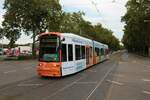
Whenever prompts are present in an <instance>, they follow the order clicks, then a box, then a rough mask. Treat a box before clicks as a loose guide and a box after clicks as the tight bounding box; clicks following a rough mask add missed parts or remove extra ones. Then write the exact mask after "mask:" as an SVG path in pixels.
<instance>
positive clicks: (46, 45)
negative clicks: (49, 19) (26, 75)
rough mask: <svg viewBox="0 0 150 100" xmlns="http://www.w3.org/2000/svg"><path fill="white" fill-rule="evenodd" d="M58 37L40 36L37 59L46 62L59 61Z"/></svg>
mask: <svg viewBox="0 0 150 100" xmlns="http://www.w3.org/2000/svg"><path fill="white" fill-rule="evenodd" d="M58 51H59V37H58V36H56V35H44V36H41V37H40V50H39V60H40V61H46V62H58V61H59V52H58Z"/></svg>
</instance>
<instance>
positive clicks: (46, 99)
mask: <svg viewBox="0 0 150 100" xmlns="http://www.w3.org/2000/svg"><path fill="white" fill-rule="evenodd" d="M82 78H84V77H81V78H79V79H77V80H75V81H74V82H72V83H70V84H68V85H66V86H65V87H63V88H61V89H59V90H58V91H56V92H54V93H52V94H51V95H49V96H47V97H46V98H44V99H43V100H48V99H49V98H50V97H52V96H55V95H57V94H58V93H59V92H62V91H64V90H65V89H67V88H69V87H71V86H72V85H74V84H75V83H77V82H78V81H80V80H81V79H82Z"/></svg>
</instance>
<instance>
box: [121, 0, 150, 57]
mask: <svg viewBox="0 0 150 100" xmlns="http://www.w3.org/2000/svg"><path fill="white" fill-rule="evenodd" d="M126 8H127V13H126V14H125V15H124V16H123V18H122V21H124V22H125V23H126V25H125V30H124V33H125V34H124V36H123V39H122V41H123V43H124V45H125V47H126V48H127V49H128V50H129V51H131V52H137V53H139V54H143V55H144V54H148V47H150V34H149V33H150V1H149V0H129V1H128V3H127V5H126Z"/></svg>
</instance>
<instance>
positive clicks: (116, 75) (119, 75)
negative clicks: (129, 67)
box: [110, 74, 124, 77]
mask: <svg viewBox="0 0 150 100" xmlns="http://www.w3.org/2000/svg"><path fill="white" fill-rule="evenodd" d="M110 75H112V76H115V77H124V75H121V74H110Z"/></svg>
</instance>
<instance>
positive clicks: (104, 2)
mask: <svg viewBox="0 0 150 100" xmlns="http://www.w3.org/2000/svg"><path fill="white" fill-rule="evenodd" d="M91 1H94V3H96V5H97V8H98V9H99V11H100V14H99V13H97V11H96V8H95V6H94V5H92V3H91ZM113 1H115V2H113ZM127 1H128V0H60V3H61V5H62V6H63V9H64V10H65V11H67V12H74V11H83V12H85V14H86V16H85V17H84V18H85V19H86V20H89V21H91V22H92V24H96V23H102V25H103V26H104V27H107V28H109V29H111V30H112V31H113V32H114V35H115V36H116V37H117V38H119V39H120V40H121V38H122V36H123V31H122V30H123V26H124V24H123V23H121V16H123V15H124V14H125V12H126V8H125V4H126V2H127ZM0 2H1V4H0V23H1V22H2V20H3V18H2V15H3V14H4V10H3V9H2V8H3V7H2V4H3V2H4V0H0ZM24 40H27V41H26V42H32V40H31V38H30V37H27V36H25V35H22V36H21V38H20V39H19V40H18V41H17V43H24ZM0 42H1V41H0Z"/></svg>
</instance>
